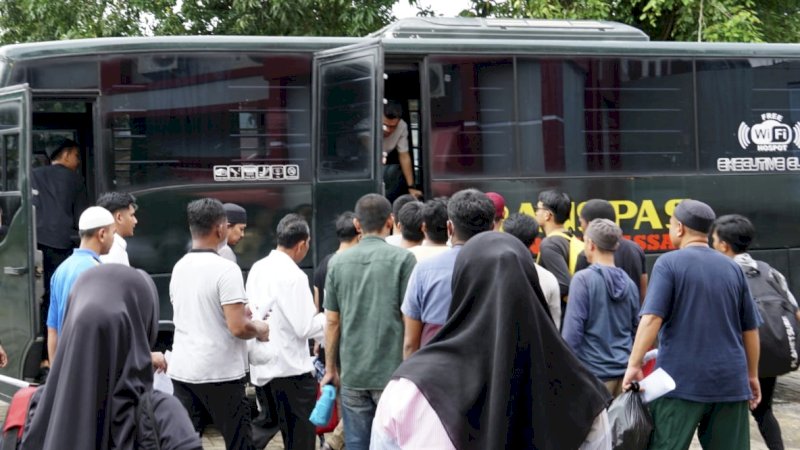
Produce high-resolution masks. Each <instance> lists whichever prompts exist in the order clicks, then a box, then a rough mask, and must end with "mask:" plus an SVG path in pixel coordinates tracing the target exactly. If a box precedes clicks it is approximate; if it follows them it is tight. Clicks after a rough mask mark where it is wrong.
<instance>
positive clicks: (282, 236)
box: [276, 213, 311, 248]
mask: <svg viewBox="0 0 800 450" xmlns="http://www.w3.org/2000/svg"><path fill="white" fill-rule="evenodd" d="M310 235H311V230H309V228H308V222H306V219H304V218H303V216H301V215H300V214H295V213H290V214H287V215H285V216H284V217H283V219H281V221H280V222H278V228H277V230H276V240H277V241H278V245H279V246H281V247H283V248H292V247H294V246H295V245H297V243H298V242H303V241H305V240H306V239H308V237H309V236H310Z"/></svg>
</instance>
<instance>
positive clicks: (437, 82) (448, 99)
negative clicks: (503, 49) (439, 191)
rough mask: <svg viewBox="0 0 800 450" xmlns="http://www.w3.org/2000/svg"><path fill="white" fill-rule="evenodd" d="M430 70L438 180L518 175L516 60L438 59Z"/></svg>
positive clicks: (433, 155)
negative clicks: (515, 128) (516, 153)
mask: <svg viewBox="0 0 800 450" xmlns="http://www.w3.org/2000/svg"><path fill="white" fill-rule="evenodd" d="M428 67H429V70H430V80H431V83H430V88H431V92H430V95H431V121H432V123H431V162H432V168H433V176H434V177H435V178H458V177H474V176H478V177H482V176H508V175H510V174H512V171H514V168H515V167H516V159H515V152H514V132H513V122H514V120H515V117H514V64H513V61H512V60H511V59H487V58H471V57H455V58H451V57H432V58H431V59H430V62H429V65H428Z"/></svg>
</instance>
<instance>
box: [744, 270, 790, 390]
mask: <svg viewBox="0 0 800 450" xmlns="http://www.w3.org/2000/svg"><path fill="white" fill-rule="evenodd" d="M756 263H757V264H758V269H757V270H753V269H751V270H745V275H747V284H748V285H749V286H750V293H751V294H752V296H753V299H754V300H755V302H756V305H758V311H759V313H761V318H762V319H763V320H764V323H763V324H761V326H760V327H759V328H758V336H759V340H760V341H761V357H760V359H759V361H758V376H760V377H764V378H766V377H776V376H779V375H783V374H786V373H789V372H792V371H794V370H797V368H798V367H800V358H799V357H798V353H800V339H798V337H797V334H798V332H800V327H798V323H797V317H796V316H795V310H796V308H795V306H794V305H792V303H791V302H790V301H789V299H788V297H787V296H786V295H785V293H784V291H783V289H782V288H781V287H780V285H779V284H778V282H777V281H776V280H775V279H774V277H773V275H772V267H770V266H769V264H767V263H765V262H763V261H756Z"/></svg>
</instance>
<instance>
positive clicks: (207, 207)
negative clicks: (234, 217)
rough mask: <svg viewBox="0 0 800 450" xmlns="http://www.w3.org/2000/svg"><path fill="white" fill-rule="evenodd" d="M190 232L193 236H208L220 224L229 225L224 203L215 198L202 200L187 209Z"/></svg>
mask: <svg viewBox="0 0 800 450" xmlns="http://www.w3.org/2000/svg"><path fill="white" fill-rule="evenodd" d="M186 216H187V218H188V220H189V231H191V233H192V235H193V236H208V235H209V234H210V233H211V232H212V231H213V230H214V227H216V226H218V225H219V224H220V223H223V222H224V223H226V224H227V223H228V216H227V215H225V208H223V207H222V202H221V201H219V200H217V199H215V198H201V199H199V200H194V201H192V202H190V203H189V205H188V206H187V207H186Z"/></svg>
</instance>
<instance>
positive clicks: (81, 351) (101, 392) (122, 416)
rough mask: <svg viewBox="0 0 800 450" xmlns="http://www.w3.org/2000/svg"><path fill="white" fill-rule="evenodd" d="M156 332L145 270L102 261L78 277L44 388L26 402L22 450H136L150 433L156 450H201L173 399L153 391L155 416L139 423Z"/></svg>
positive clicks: (155, 298) (155, 309)
mask: <svg viewBox="0 0 800 450" xmlns="http://www.w3.org/2000/svg"><path fill="white" fill-rule="evenodd" d="M157 333H158V293H157V291H156V287H155V284H153V281H152V280H151V279H150V277H149V276H148V275H147V274H146V273H144V272H142V271H137V270H135V269H131V268H130V267H126V266H123V265H120V264H104V265H101V266H98V267H95V268H92V269H90V270H88V271H86V272H85V273H84V274H82V275H81V276H80V277H79V278H78V280H77V281H76V283H75V286H74V287H73V289H72V292H71V293H70V297H69V302H68V305H67V310H66V312H65V318H64V330H63V332H62V334H61V338H60V339H59V340H58V351H57V352H56V358H55V361H54V362H53V366H52V368H51V370H50V375H49V376H48V378H47V384H45V385H44V386H43V387H42V388H40V389H39V390H38V391H37V393H36V394H35V395H34V399H33V401H32V403H31V412H30V413H29V417H28V419H29V420H28V426H27V430H26V431H25V432H24V436H23V439H22V446H21V448H22V449H32V450H33V449H36V450H50V449H52V450H55V449H76V450H79V449H80V450H82V449H98V450H106V449H137V448H141V447H143V446H144V445H142V443H143V441H145V440H147V439H148V438H152V437H153V436H154V435H157V436H159V439H158V441H159V442H160V444H161V448H162V449H180V450H183V449H186V450H189V449H200V448H202V447H201V444H200V438H199V436H198V435H197V433H195V432H194V429H193V427H192V424H191V422H190V421H189V417H188V415H187V413H186V410H185V409H184V408H183V407H182V406H181V404H180V402H178V401H177V399H175V398H174V397H172V396H170V395H167V394H162V393H159V392H155V393H152V394H151V395H150V397H149V398H150V399H151V404H152V413H153V414H141V415H142V416H145V417H144V418H142V417H140V413H139V412H138V411H137V405H138V403H139V400H140V399H141V398H142V397H143V394H145V392H151V391H152V388H153V366H152V364H151V357H150V346H151V345H152V344H154V343H155V340H156V335H157ZM145 412H146V411H145ZM153 422H155V427H154V426H153ZM156 431H157V434H155V432H156Z"/></svg>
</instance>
